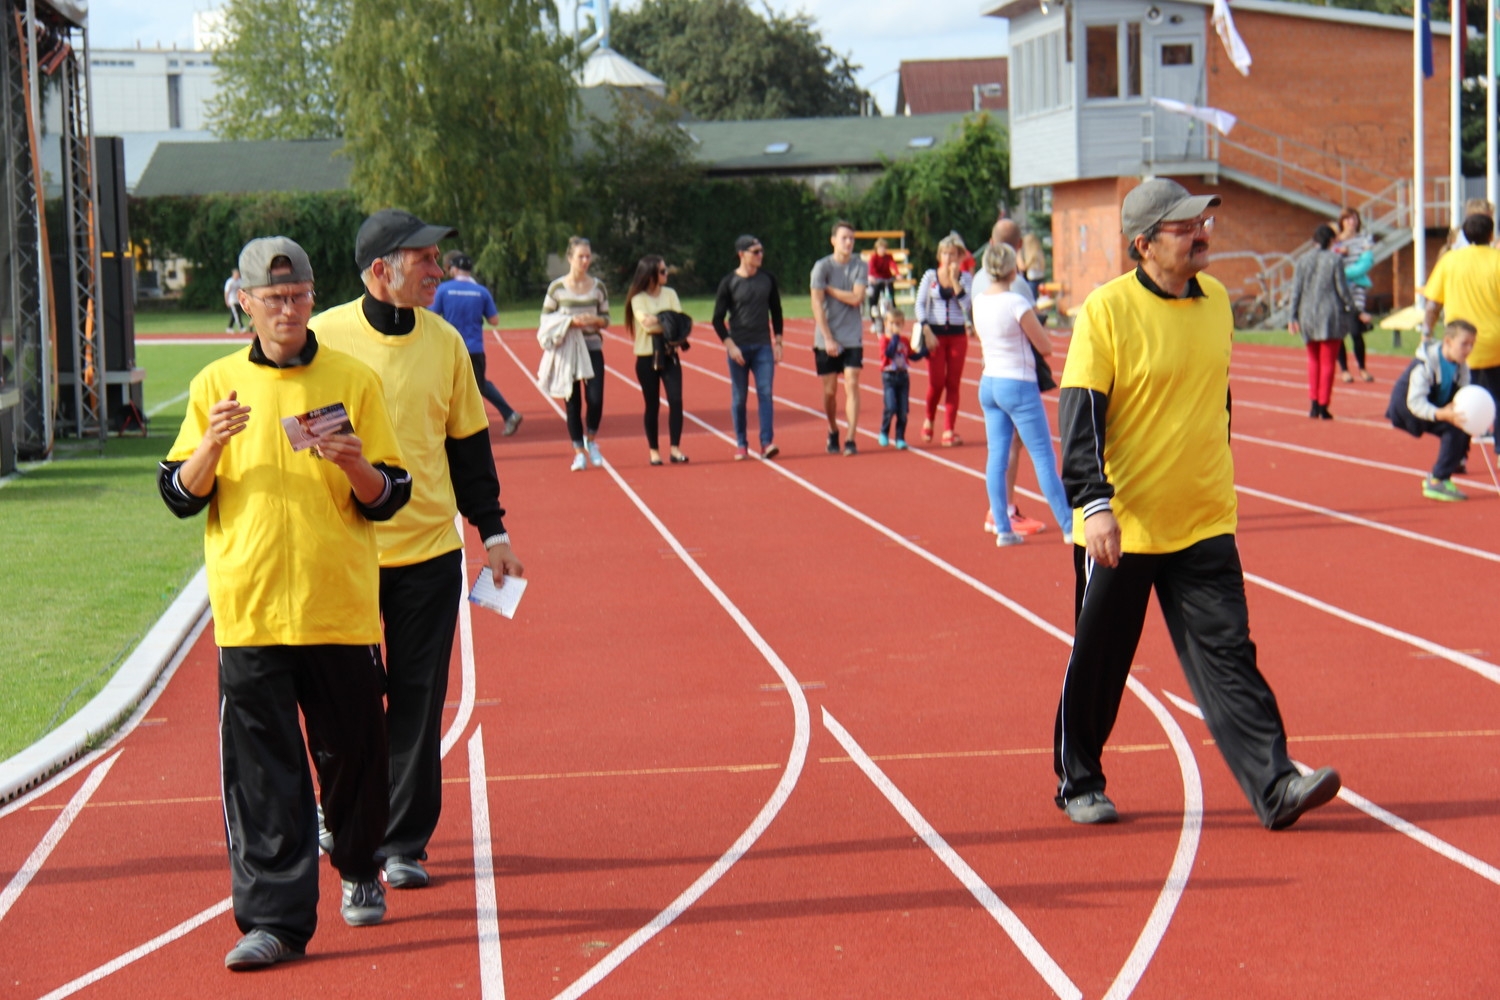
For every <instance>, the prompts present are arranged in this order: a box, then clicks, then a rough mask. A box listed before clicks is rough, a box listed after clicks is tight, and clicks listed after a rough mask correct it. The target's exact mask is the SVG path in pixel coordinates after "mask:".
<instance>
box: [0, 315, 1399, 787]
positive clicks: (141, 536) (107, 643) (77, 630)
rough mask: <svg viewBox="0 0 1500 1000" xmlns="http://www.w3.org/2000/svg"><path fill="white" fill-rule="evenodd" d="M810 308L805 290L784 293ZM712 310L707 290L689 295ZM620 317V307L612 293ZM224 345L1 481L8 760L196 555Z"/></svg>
mask: <svg viewBox="0 0 1500 1000" xmlns="http://www.w3.org/2000/svg"><path fill="white" fill-rule="evenodd" d="M784 307H785V310H786V314H787V316H788V317H790V318H806V317H808V316H810V315H811V306H810V303H809V301H808V297H807V296H806V295H791V296H788V297H787V299H786V301H785V302H784ZM683 309H684V311H686V312H687V313H689V314H690V315H692V316H693V317H694V318H695V319H698V320H702V321H707V320H708V319H709V318H710V317H711V316H712V314H713V300H712V299H711V298H707V297H698V298H688V299H684V300H683ZM615 311H616V312H617V313H618V314H619V315H618V316H617V317H616V319H617V320H618V319H622V318H623V307H622V306H621V305H619V304H618V303H617V304H616V305H615ZM538 312H539V305H534V306H523V305H520V304H511V305H507V306H506V307H504V308H502V310H501V326H502V327H504V328H506V329H526V328H529V327H530V326H531V325H532V324H534V323H535V322H536V319H537V315H538ZM223 322H224V316H223V315H222V314H221V313H218V312H212V313H210V312H197V313H193V312H174V311H167V310H162V311H151V312H143V313H140V314H139V315H138V316H137V323H136V330H137V332H138V333H141V334H193V333H200V334H201V333H217V332H219V331H221V330H223V325H222V324H223ZM1236 339H1237V340H1239V341H1240V342H1241V343H1267V344H1277V345H1282V346H1287V347H1292V346H1296V345H1297V343H1298V342H1297V340H1296V338H1294V337H1292V336H1290V335H1289V334H1287V333H1286V332H1285V331H1256V332H1242V333H1240V334H1238V335H1237V338H1236ZM1368 340H1369V343H1370V349H1371V350H1372V351H1373V352H1376V353H1393V354H1408V353H1410V352H1411V350H1412V349H1413V347H1414V346H1415V340H1414V337H1413V336H1412V335H1410V334H1408V335H1407V336H1406V337H1405V338H1404V344H1403V346H1402V347H1400V348H1395V347H1393V345H1392V343H1391V340H1392V338H1391V334H1390V333H1389V332H1388V331H1377V332H1375V333H1374V334H1372V335H1371V336H1370V337H1369V338H1368ZM238 347H239V345H238V344H236V343H226V344H223V345H211V346H200V345H187V344H180V345H178V344H173V345H156V344H139V345H137V348H136V352H137V359H138V364H140V365H141V367H143V368H145V370H146V380H145V408H146V412H147V414H148V415H149V417H150V420H149V426H150V434H149V436H147V437H145V438H140V437H126V438H119V437H112V438H110V439H109V441H108V443H107V445H106V446H105V449H104V452H103V454H102V455H101V454H100V452H99V449H98V447H97V445H96V444H95V443H94V442H87V443H82V442H76V441H62V442H60V443H59V445H58V447H57V449H56V453H55V455H54V458H53V460H52V461H50V462H46V463H39V464H32V465H28V466H27V467H25V468H24V470H23V472H22V473H21V474H20V475H18V476H17V477H15V478H14V479H12V480H11V481H10V482H8V483H6V484H5V485H4V486H0V524H4V525H5V527H6V556H7V558H6V562H7V564H8V565H10V566H13V567H21V566H24V567H26V571H25V572H24V573H18V572H11V573H8V574H5V575H4V576H3V577H0V635H4V636H6V637H7V644H8V645H9V647H10V649H9V654H10V655H8V656H7V657H6V658H5V659H4V661H3V662H0V759H4V758H6V757H9V756H11V755H12V754H14V753H16V752H17V751H19V750H21V749H22V748H24V747H25V746H27V745H29V744H30V743H32V742H34V741H35V740H36V739H38V738H39V737H41V736H42V735H44V734H45V733H46V732H48V731H49V730H50V729H52V728H53V727H55V726H56V725H57V724H58V723H59V722H61V721H63V720H65V719H66V718H67V717H68V716H69V715H71V714H72V713H73V712H75V711H77V710H78V709H79V708H80V707H82V706H83V705H84V704H85V703H86V702H87V701H88V700H89V699H90V698H92V697H93V696H94V695H95V694H96V693H98V691H99V689H100V688H102V687H103V686H104V684H105V683H106V682H107V681H108V679H109V677H110V675H111V673H112V672H113V670H114V668H115V667H117V666H118V665H119V664H120V662H122V660H123V659H124V657H125V656H126V655H128V654H129V652H130V650H131V649H133V648H134V646H135V645H136V643H137V642H139V640H140V638H141V637H142V636H143V635H144V634H145V633H146V631H147V630H148V629H149V628H150V627H151V625H152V624H153V623H154V622H155V621H156V619H157V618H158V617H160V615H161V613H162V611H163V610H165V608H166V607H167V606H168V605H169V604H170V603H171V602H172V600H173V599H174V598H175V597H176V595H177V593H178V591H179V589H180V588H181V587H182V585H183V584H184V583H186V582H187V580H188V579H190V578H191V576H192V574H193V573H194V572H195V571H196V569H197V567H198V566H199V565H200V564H201V562H202V552H203V523H202V520H201V519H200V518H194V519H190V520H187V521H179V520H177V519H176V518H175V517H173V516H171V514H169V513H168V512H167V510H166V508H165V507H164V506H163V505H162V503H161V500H160V498H159V497H158V495H157V492H156V478H155V471H156V464H157V462H158V461H159V460H160V459H161V458H162V457H163V456H164V455H165V454H166V452H167V449H168V448H169V447H170V446H171V443H172V440H173V439H174V438H175V436H176V433H177V428H178V426H179V424H180V423H181V421H182V415H183V411H184V408H185V405H186V392H187V386H188V382H189V380H190V379H191V378H192V376H193V374H194V373H196V372H197V371H198V370H199V369H200V368H202V367H203V366H204V365H205V364H207V363H208V362H209V361H212V360H213V359H215V358H217V357H221V356H223V355H224V354H228V353H230V352H231V351H233V350H236V349H238Z"/></svg>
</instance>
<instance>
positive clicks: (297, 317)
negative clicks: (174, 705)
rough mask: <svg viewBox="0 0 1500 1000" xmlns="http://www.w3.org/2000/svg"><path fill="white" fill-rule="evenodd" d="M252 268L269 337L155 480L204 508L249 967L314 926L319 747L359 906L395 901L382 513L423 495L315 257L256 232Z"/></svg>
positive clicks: (246, 296)
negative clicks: (339, 340)
mask: <svg viewBox="0 0 1500 1000" xmlns="http://www.w3.org/2000/svg"><path fill="white" fill-rule="evenodd" d="M240 275H241V284H240V288H239V290H238V291H237V292H236V295H237V296H238V303H239V305H240V306H241V307H242V308H244V309H245V311H246V312H248V313H249V314H250V316H251V318H252V319H253V320H254V321H255V339H254V341H253V342H252V343H251V345H250V346H249V347H248V348H246V349H245V350H242V351H238V352H236V353H234V354H231V355H229V356H228V357H226V358H222V359H221V360H219V361H215V362H214V363H213V364H211V365H209V366H208V367H207V368H205V369H203V371H201V372H199V373H198V375H197V376H196V377H195V378H194V379H193V383H192V387H191V388H190V389H189V390H188V408H187V416H186V417H185V418H184V419H183V421H182V429H181V431H179V432H178V435H177V441H176V443H174V444H173V445H172V450H171V451H170V452H168V454H167V458H166V460H165V461H164V462H162V464H161V473H160V475H159V477H158V486H159V487H160V490H161V495H162V499H163V500H165V501H166V504H167V507H168V508H169V509H171V511H172V512H173V513H174V514H176V515H177V516H178V517H190V516H192V515H193V514H196V513H198V512H199V511H201V510H203V509H205V508H207V509H208V511H209V516H208V523H207V525H206V531H205V536H204V556H205V562H206V563H207V565H208V592H209V601H210V603H211V604H212V605H213V612H214V631H215V641H216V642H217V643H218V645H219V758H220V768H219V770H220V776H221V779H222V785H223V788H222V793H223V798H224V825H225V828H226V833H227V835H228V841H229V862H230V865H229V867H230V883H231V886H232V892H233V898H234V917H235V922H236V923H238V924H239V928H240V931H241V932H242V933H243V934H244V937H243V938H242V939H241V940H240V942H239V944H237V945H236V946H235V947H234V949H233V950H231V951H230V952H229V954H228V955H227V956H226V957H225V959H224V964H225V965H227V966H228V967H229V968H230V969H233V970H236V971H239V970H245V969H257V968H262V967H264V966H268V965H273V964H275V963H277V962H282V961H286V960H288V959H293V958H298V957H300V956H301V955H302V953H303V952H304V951H305V950H306V949H307V942H308V940H309V939H310V938H311V937H312V935H313V930H314V928H316V927H317V923H318V845H317V821H316V819H315V816H314V800H313V785H312V777H311V775H310V774H309V773H308V769H307V752H308V750H309V749H311V750H312V752H313V754H314V755H315V756H316V757H317V759H318V761H319V772H320V774H321V776H322V799H323V806H324V808H325V810H326V815H327V822H328V828H329V829H331V830H333V831H335V832H336V833H337V834H338V844H337V848H336V849H335V850H334V851H333V852H332V856H331V860H332V862H333V866H334V868H336V869H337V870H338V872H339V877H340V878H341V879H342V880H343V907H342V909H343V915H344V919H345V920H346V921H348V922H349V923H350V924H355V925H360V924H373V923H378V922H379V921H380V920H381V919H382V918H383V917H384V916H385V894H384V892H383V890H382V889H381V887H380V882H379V879H378V872H379V863H378V862H377V860H376V857H375V854H376V848H378V847H379V845H380V841H381V835H382V833H383V831H384V829H385V823H386V815H387V809H388V804H389V803H388V797H387V796H388V791H387V777H388V767H387V764H386V736H385V720H384V718H383V716H382V711H381V704H380V698H381V693H382V690H383V688H384V683H385V677H384V674H383V672H382V671H381V667H380V606H379V601H378V588H379V564H378V561H377V555H378V553H377V549H376V537H375V527H374V522H377V521H384V520H386V519H388V518H390V517H391V516H392V515H394V514H395V513H396V511H397V510H399V509H400V508H401V506H402V505H403V504H404V503H406V501H407V499H408V498H409V497H410V495H411V479H410V477H409V476H408V475H407V474H406V473H405V472H404V471H403V470H402V469H401V468H400V462H401V459H400V455H399V451H398V448H397V443H396V433H395V430H394V429H393V428H392V426H391V419H390V417H389V415H388V414H387V410H386V405H385V397H384V393H383V392H382V391H381V386H380V381H379V379H377V378H376V377H375V373H374V372H372V371H371V370H370V369H369V367H368V366H366V365H364V364H361V363H360V362H359V361H357V360H355V359H354V358H351V357H349V356H348V355H345V354H340V353H339V352H337V351H332V350H327V349H324V348H323V346H322V345H320V344H319V343H318V339H317V338H316V337H315V336H314V335H313V332H312V331H311V330H309V329H308V327H307V318H308V316H309V315H311V314H312V304H313V271H312V265H311V264H310V263H308V259H307V254H305V253H304V252H303V251H302V248H301V247H299V246H298V245H297V244H296V243H294V242H292V241H291V240H289V239H287V238H285V237H282V236H276V237H268V238H265V239H258V240H251V241H250V242H249V243H248V244H246V245H245V248H244V250H243V251H241V253H240ZM299 416H300V417H303V418H307V419H306V421H305V422H306V423H310V424H313V425H314V426H317V425H318V424H319V423H322V424H325V425H330V426H331V427H332V428H334V429H333V430H324V431H323V432H322V433H321V434H320V435H319V436H317V437H316V438H314V439H313V440H312V441H311V442H310V444H311V447H309V446H308V445H309V442H308V441H306V440H305V439H304V438H303V437H302V435H301V434H300V433H299V434H297V435H295V436H294V435H293V434H292V432H291V431H290V430H288V429H287V428H286V426H285V424H286V423H292V424H293V426H296V424H297V422H298V417H299ZM314 417H318V418H322V419H321V420H314V419H312V418H314ZM329 418H331V419H329ZM299 709H300V711H301V714H302V718H303V720H305V723H306V726H307V741H306V744H305V745H304V743H303V737H302V728H301V725H299V723H298V718H297V716H298V711H299Z"/></svg>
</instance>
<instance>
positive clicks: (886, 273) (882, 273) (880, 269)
mask: <svg viewBox="0 0 1500 1000" xmlns="http://www.w3.org/2000/svg"><path fill="white" fill-rule="evenodd" d="M895 284H896V258H895V257H893V256H892V255H891V250H890V244H889V243H887V242H886V241H885V237H884V236H882V237H881V238H880V239H878V240H876V241H875V252H874V253H872V254H870V289H869V293H868V294H869V296H870V315H871V316H872V317H873V316H874V315H875V314H876V313H877V312H879V311H880V297H881V296H882V295H886V294H889V293H890V291H891V289H892V288H893V287H894V286H895Z"/></svg>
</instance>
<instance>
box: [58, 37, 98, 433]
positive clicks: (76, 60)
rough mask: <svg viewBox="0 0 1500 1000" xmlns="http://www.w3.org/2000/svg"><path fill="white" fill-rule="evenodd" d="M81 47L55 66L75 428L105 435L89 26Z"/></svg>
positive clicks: (60, 306) (60, 304)
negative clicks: (59, 98)
mask: <svg viewBox="0 0 1500 1000" xmlns="http://www.w3.org/2000/svg"><path fill="white" fill-rule="evenodd" d="M80 33H81V35H82V46H81V49H82V51H74V52H73V53H71V54H69V55H68V56H67V57H66V58H65V59H64V60H63V62H62V64H61V66H60V67H59V69H58V77H59V79H60V80H61V84H62V113H63V114H62V118H63V123H62V136H61V138H62V162H63V169H64V171H65V172H66V174H67V176H66V177H64V178H63V201H64V208H65V211H66V212H67V227H68V228H67V240H68V255H67V259H68V263H69V266H70V268H71V273H70V275H69V278H70V280H69V281H68V289H69V298H70V301H69V302H66V303H62V302H60V303H58V307H59V308H70V309H71V315H72V319H73V322H72V324H71V327H72V330H73V370H74V372H75V373H76V374H77V377H75V378H74V379H73V402H74V406H73V414H74V418H75V420H74V424H75V426H74V428H73V430H74V433H75V434H76V435H77V436H78V437H80V438H82V437H89V436H95V437H98V438H99V439H100V441H101V442H103V440H104V439H105V438H107V437H108V435H109V414H108V412H107V411H108V406H109V403H108V399H107V397H106V395H105V392H104V372H105V357H104V324H103V322H102V319H103V316H102V313H101V309H100V299H99V241H98V239H97V233H98V227H97V224H96V219H95V206H96V205H97V204H98V202H99V191H98V187H97V183H96V181H95V174H94V143H93V141H92V136H93V132H94V129H93V120H92V115H91V111H90V108H89V105H88V89H89V88H88V86H87V81H88V28H83V29H81V31H80Z"/></svg>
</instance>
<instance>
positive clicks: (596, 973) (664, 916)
mask: <svg viewBox="0 0 1500 1000" xmlns="http://www.w3.org/2000/svg"><path fill="white" fill-rule="evenodd" d="M495 339H496V340H497V341H499V343H500V346H501V347H502V348H504V350H505V352H506V353H507V354H509V355H510V357H511V361H513V362H514V363H515V365H516V367H517V368H518V369H520V370H521V371H522V372H523V373H526V374H527V378H528V380H529V381H530V382H531V384H532V385H533V386H534V387H535V388H536V389H537V391H538V392H541V387H540V386H537V384H536V380H535V379H532V378H531V377H530V373H529V372H526V367H525V366H524V365H522V364H521V359H520V358H518V357H517V356H516V354H515V352H514V351H512V350H511V349H510V345H509V344H506V343H505V341H504V340H502V339H501V338H500V336H499V334H498V333H497V334H495ZM616 374H617V375H618V374H619V373H618V372H616ZM542 398H543V399H545V400H546V401H547V403H548V404H549V405H550V406H551V407H552V409H553V411H554V412H555V413H557V415H558V416H562V408H561V407H560V406H558V405H557V401H556V400H554V399H552V397H550V396H547V395H546V394H545V393H543V394H542ZM604 469H605V471H606V472H607V473H609V476H610V478H611V479H613V480H614V482H615V485H616V486H618V487H619V488H620V490H621V492H623V493H624V494H625V496H626V497H627V498H628V499H629V500H630V502H631V503H632V504H634V505H635V507H636V509H637V510H639V511H640V512H641V516H643V517H644V518H645V519H646V520H647V521H648V522H650V524H651V526H652V527H653V528H655V529H656V532H657V534H659V535H660V536H661V537H662V539H663V540H664V541H665V542H666V543H667V545H668V546H669V547H670V548H671V549H672V551H673V552H674V553H676V555H677V558H679V559H681V560H682V564H683V565H684V566H686V567H687V569H688V571H689V572H691V573H692V574H693V576H694V577H696V578H697V580H698V582H699V583H700V584H701V585H702V586H703V589H704V590H706V591H708V593H709V595H710V596H712V597H713V599H714V600H715V601H716V602H717V603H718V605H719V607H720V608H722V609H723V610H724V613H725V614H727V615H728V616H729V617H730V619H731V620H732V621H733V622H734V623H735V624H736V625H737V626H739V629H740V631H741V632H742V633H744V635H745V637H746V638H747V639H749V640H750V643H751V645H753V646H754V647H755V648H756V649H757V650H758V651H759V652H760V654H761V656H762V657H763V658H764V659H765V661H766V662H767V663H768V664H770V666H771V669H772V670H774V671H775V672H776V676H777V677H778V678H779V679H780V681H781V683H782V684H783V685H785V687H786V692H787V696H788V698H789V699H790V700H791V703H792V746H791V750H790V751H789V752H788V754H787V762H786V769H785V770H784V771H783V772H782V774H781V779H780V780H779V781H778V782H777V783H776V788H775V789H774V790H773V791H772V793H771V797H770V798H768V799H767V800H766V802H765V804H764V805H762V806H761V808H760V811H759V812H758V813H756V815H755V818H754V819H753V820H751V822H750V825H749V826H748V827H746V828H745V830H744V832H743V833H741V834H740V835H739V837H738V838H737V839H736V840H735V842H734V843H733V844H731V845H730V846H729V849H728V850H727V851H725V852H724V854H723V855H721V856H720V857H719V859H718V860H717V861H715V862H714V863H713V865H711V866H710V867H709V868H708V870H707V871H705V872H704V873H703V874H702V875H699V876H698V878H696V879H694V880H693V883H692V884H691V885H689V886H688V887H687V888H686V889H684V890H683V891H682V893H681V894H680V895H679V896H678V897H677V898H676V899H674V900H672V902H670V903H669V904H667V906H666V908H665V909H663V910H662V911H661V912H660V913H658V914H657V915H656V916H655V917H653V918H652V919H651V921H650V922H649V923H647V924H646V925H645V926H644V927H641V928H640V929H639V930H637V931H636V932H635V933H634V934H632V935H630V937H628V938H626V939H625V940H624V941H621V942H620V943H619V944H618V945H616V946H615V947H614V948H612V949H610V951H609V952H608V953H606V954H605V956H604V957H603V958H601V959H600V960H599V961H598V962H597V963H595V964H594V966H593V967H591V968H590V969H589V970H588V971H587V972H585V973H584V974H583V975H582V976H580V977H579V978H578V979H576V980H575V981H574V982H573V983H572V984H571V985H569V986H568V988H567V989H565V990H563V991H562V992H561V993H559V994H558V995H557V1000H574V998H577V997H580V996H582V995H583V994H584V993H586V992H588V991H589V990H590V989H593V988H594V987H595V986H596V985H598V984H599V983H600V982H601V981H602V980H603V979H604V977H605V976H608V975H609V974H610V973H611V972H613V971H614V970H615V969H617V968H618V967H619V966H620V965H621V964H622V963H623V962H624V961H625V960H626V959H628V958H629V957H630V956H631V955H633V954H635V952H636V951H638V950H639V949H640V947H641V946H642V945H644V944H645V943H646V942H648V941H650V940H651V939H652V938H653V937H655V936H656V935H657V934H660V933H661V932H662V931H663V930H664V929H665V928H667V927H668V926H669V925H670V924H671V923H672V922H673V921H675V920H676V919H677V918H678V917H680V916H681V915H682V914H683V913H684V912H686V911H687V909H688V907H690V906H692V905H693V904H694V903H696V902H697V901H698V900H699V899H700V898H701V897H702V896H703V894H704V893H706V892H708V890H709V889H710V888H712V887H713V885H714V883H716V882H717V881H719V879H721V878H723V877H724V874H725V873H726V872H728V871H729V869H730V868H732V867H733V866H734V865H735V863H736V862H738V861H739V860H740V858H742V857H744V856H745V854H746V853H747V852H748V851H749V850H750V848H751V846H752V845H753V844H754V843H755V842H756V840H758V839H760V835H761V834H762V833H764V832H765V831H766V829H767V827H769V826H770V825H771V821H772V820H774V819H775V818H776V816H777V814H778V813H780V812H781V807H782V806H784V805H785V804H786V801H787V799H788V798H790V797H791V794H792V789H793V788H795V787H796V785H797V780H798V779H799V778H800V777H801V776H802V768H803V766H804V765H805V764H806V763H807V748H808V744H809V743H810V742H811V736H812V725H811V722H810V721H809V711H808V707H807V696H806V695H805V694H803V692H802V684H801V682H800V681H799V680H798V679H797V677H796V676H795V675H794V674H793V673H792V672H791V670H790V669H789V668H788V667H787V665H786V664H785V663H784V662H782V659H781V657H780V656H779V655H778V654H777V653H776V651H775V650H774V649H772V648H771V645H770V643H768V642H767V641H766V640H765V638H764V637H763V636H762V635H761V634H760V632H758V631H757V630H756V628H755V626H754V625H752V624H750V620H749V619H748V618H746V617H745V615H744V613H743V612H741V611H740V609H739V608H738V607H736V606H735V604H734V602H733V601H731V600H730V599H729V595H727V594H725V593H724V591H723V590H722V589H720V587H719V585H718V584H716V583H715V582H714V581H713V579H712V578H711V577H710V576H709V575H708V574H707V573H705V572H704V571H703V567H701V566H699V565H698V562H697V560H696V559H694V558H693V557H692V556H691V555H689V554H688V551H687V549H686V548H684V547H683V545H682V543H681V542H679V541H678V540H677V536H675V535H673V534H672V532H671V531H670V530H669V529H668V528H667V526H666V525H665V524H663V523H662V521H661V519H660V518H658V517H657V516H656V513H655V512H654V511H652V510H651V508H650V507H649V506H648V505H647V504H646V502H645V501H643V500H642V499H641V498H640V496H639V495H638V494H637V493H636V492H635V491H634V490H632V489H631V488H630V486H629V484H627V483H626V482H625V480H624V478H623V477H622V476H621V475H620V474H619V473H618V472H616V471H615V467H614V466H613V465H611V464H610V463H609V461H608V460H607V459H606V460H605V463H604Z"/></svg>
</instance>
